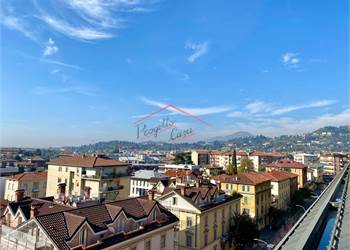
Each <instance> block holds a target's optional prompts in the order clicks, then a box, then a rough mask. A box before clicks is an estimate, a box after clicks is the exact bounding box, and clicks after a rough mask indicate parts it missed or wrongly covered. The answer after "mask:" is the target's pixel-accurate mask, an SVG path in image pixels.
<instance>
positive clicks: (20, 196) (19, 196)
mask: <svg viewBox="0 0 350 250" xmlns="http://www.w3.org/2000/svg"><path fill="white" fill-rule="evenodd" d="M23 198H24V189H18V190H16V191H15V201H16V202H18V201H21V200H23Z"/></svg>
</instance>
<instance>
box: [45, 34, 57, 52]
mask: <svg viewBox="0 0 350 250" xmlns="http://www.w3.org/2000/svg"><path fill="white" fill-rule="evenodd" d="M54 44H55V41H54V40H53V39H52V38H51V37H50V38H49V40H48V42H47V45H46V47H45V50H44V52H43V56H51V55H53V54H56V53H57V52H58V47H57V46H55V45H54Z"/></svg>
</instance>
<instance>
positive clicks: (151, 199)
mask: <svg viewBox="0 0 350 250" xmlns="http://www.w3.org/2000/svg"><path fill="white" fill-rule="evenodd" d="M148 199H149V200H150V201H153V200H154V190H153V189H150V190H148Z"/></svg>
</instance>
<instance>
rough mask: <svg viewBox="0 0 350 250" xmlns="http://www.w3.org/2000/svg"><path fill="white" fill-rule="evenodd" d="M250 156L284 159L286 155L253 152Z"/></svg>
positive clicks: (281, 153)
mask: <svg viewBox="0 0 350 250" xmlns="http://www.w3.org/2000/svg"><path fill="white" fill-rule="evenodd" d="M249 155H250V156H265V157H286V156H287V155H288V154H287V153H283V152H262V151H253V152H252V153H250V154H249Z"/></svg>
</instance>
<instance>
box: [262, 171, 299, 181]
mask: <svg viewBox="0 0 350 250" xmlns="http://www.w3.org/2000/svg"><path fill="white" fill-rule="evenodd" d="M261 174H263V175H265V176H266V177H267V178H271V181H277V182H278V181H284V180H288V179H291V178H297V177H298V175H297V174H292V173H289V172H287V171H277V170H273V171H271V172H262V173H261Z"/></svg>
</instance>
